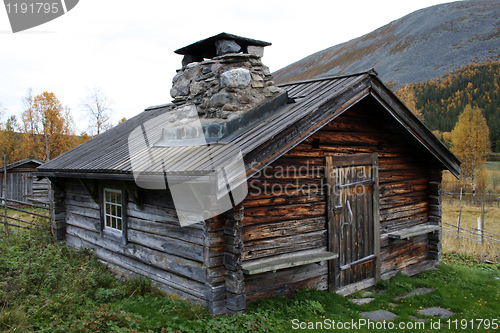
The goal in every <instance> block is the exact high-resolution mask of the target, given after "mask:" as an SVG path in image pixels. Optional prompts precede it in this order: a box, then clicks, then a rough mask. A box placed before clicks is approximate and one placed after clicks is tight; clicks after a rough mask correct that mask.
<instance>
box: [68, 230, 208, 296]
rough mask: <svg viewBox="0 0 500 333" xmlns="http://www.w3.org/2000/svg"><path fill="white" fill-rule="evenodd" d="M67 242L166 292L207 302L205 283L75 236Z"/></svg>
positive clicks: (70, 236) (71, 236) (70, 237)
mask: <svg viewBox="0 0 500 333" xmlns="http://www.w3.org/2000/svg"><path fill="white" fill-rule="evenodd" d="M66 242H67V243H68V245H70V246H75V247H87V248H88V247H91V248H93V249H94V253H95V255H96V256H97V257H98V258H100V259H102V260H103V261H105V262H106V263H110V264H113V265H116V266H119V267H121V268H124V269H126V270H128V271H130V272H133V273H135V274H139V275H142V276H145V277H148V278H150V279H151V280H153V281H156V282H158V283H160V284H161V285H162V286H163V288H164V290H165V289H167V290H170V293H173V294H178V295H179V294H180V295H181V296H182V297H184V298H189V299H194V300H198V301H204V300H205V285H204V284H203V283H200V282H196V281H194V280H188V279H183V278H181V277H178V276H176V275H175V274H171V273H168V272H166V271H164V270H162V269H158V268H156V267H153V266H151V265H147V264H144V263H142V262H140V261H138V260H134V259H132V258H129V257H126V256H123V255H120V254H118V253H116V252H113V251H109V250H106V249H104V248H101V247H99V246H95V245H93V244H91V243H89V242H86V241H85V240H83V239H81V238H77V237H75V236H73V235H67V237H66Z"/></svg>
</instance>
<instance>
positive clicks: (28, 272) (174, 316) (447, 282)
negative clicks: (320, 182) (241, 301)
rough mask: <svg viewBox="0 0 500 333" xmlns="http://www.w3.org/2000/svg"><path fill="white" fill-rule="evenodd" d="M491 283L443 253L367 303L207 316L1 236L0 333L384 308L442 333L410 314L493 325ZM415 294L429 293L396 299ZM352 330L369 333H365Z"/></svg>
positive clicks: (495, 291)
mask: <svg viewBox="0 0 500 333" xmlns="http://www.w3.org/2000/svg"><path fill="white" fill-rule="evenodd" d="M496 277H500V264H496V265H490V264H484V263H481V262H479V261H477V260H476V259H474V258H472V257H467V256H462V255H459V254H456V253H449V254H445V255H444V257H443V259H442V262H441V264H440V265H439V266H438V268H437V269H435V270H432V271H427V272H423V273H421V274H419V275H417V276H414V277H407V276H403V275H397V276H396V277H394V278H393V279H391V280H389V281H382V282H380V283H379V284H378V285H377V286H376V288H374V289H373V290H372V291H373V292H374V293H373V296H370V297H373V298H375V299H374V300H373V301H372V302H371V303H369V304H366V305H356V304H353V303H352V302H350V301H349V299H350V298H353V297H360V295H361V292H357V293H356V294H354V295H351V296H349V297H342V296H340V295H337V294H332V293H329V292H326V291H314V290H301V291H299V292H297V293H296V294H295V295H293V296H292V297H290V298H285V297H275V298H269V299H261V300H259V301H258V302H257V303H253V304H250V305H249V307H248V310H247V311H246V313H245V314H240V315H237V316H231V317H228V316H218V317H214V316H212V315H210V314H209V313H208V312H207V311H206V310H205V309H204V308H203V307H201V306H196V305H193V304H190V303H188V302H185V301H182V300H179V299H178V298H175V297H168V296H165V295H163V294H161V293H160V292H158V291H156V290H155V289H154V288H152V287H151V282H150V281H149V280H132V281H128V282H126V283H123V282H120V281H118V280H116V279H115V278H114V277H113V276H112V275H111V274H110V273H109V272H108V271H107V270H106V268H105V267H104V266H103V265H102V264H101V263H100V262H98V261H97V259H96V258H95V257H94V256H93V254H92V253H91V252H90V251H87V250H85V251H84V250H78V251H76V250H74V249H71V248H67V247H65V246H64V245H63V244H55V243H54V242H53V238H52V235H50V234H49V233H48V232H42V231H32V232H24V233H22V234H20V233H19V232H12V233H11V235H10V236H9V237H5V236H4V237H1V238H0V301H1V303H2V307H1V309H0V330H2V331H5V332H158V333H166V332H172V333H179V332H197V333H198V332H224V333H226V332H289V331H291V330H292V325H293V323H294V322H295V323H306V324H307V325H309V323H313V325H316V322H321V323H322V324H324V323H327V322H328V323H331V321H332V320H335V321H336V322H338V321H341V322H351V321H355V322H357V321H359V320H360V319H361V315H360V312H361V311H372V310H378V309H385V310H389V311H391V312H393V313H395V314H396V315H398V317H397V318H396V319H395V321H394V322H395V324H396V325H399V323H403V322H404V323H408V322H410V323H412V324H414V323H416V322H415V321H413V319H411V318H410V317H409V316H410V315H413V316H416V317H418V318H421V319H425V320H426V321H425V325H426V326H425V329H419V330H417V331H419V332H422V331H424V332H425V331H429V332H430V331H433V332H434V331H436V332H440V331H441V332H450V329H448V328H447V327H445V326H443V327H442V328H439V329H431V328H430V322H431V321H435V320H436V319H435V318H431V317H428V316H424V315H420V314H418V313H417V312H416V310H419V309H421V308H426V307H433V306H439V307H442V308H445V309H449V310H451V311H453V312H455V314H454V315H453V316H451V317H450V320H452V321H454V320H457V322H456V323H459V324H458V325H460V323H461V321H463V320H465V322H470V321H471V320H475V319H478V318H482V319H490V323H491V320H492V319H500V318H499V314H500V293H499V290H500V280H497V279H495V278H496ZM417 287H431V288H435V289H436V290H435V291H434V292H432V293H430V294H427V295H417V296H413V297H410V298H406V299H403V300H399V301H395V300H394V297H396V296H400V295H402V294H404V293H407V292H409V291H411V290H413V289H415V288H417ZM382 290H384V291H385V292H383V293H382V292H381V291H382ZM292 320H296V321H294V322H293V321H292ZM325 325H326V324H325ZM476 325H477V323H476ZM324 328H326V326H325V327H324ZM298 331H299V332H300V331H301V330H298ZM302 331H304V330H302ZM307 331H311V330H307ZM314 331H321V330H314ZM325 331H330V330H325ZM354 331H356V332H372V331H373V329H367V328H366V327H364V328H363V329H358V330H354ZM377 331H378V332H391V331H393V330H390V329H386V330H384V329H381V330H377ZM410 331H411V330H410ZM451 331H453V330H451ZM476 331H477V327H476V328H474V329H472V328H471V327H470V325H469V326H468V328H467V329H464V330H462V329H460V332H476ZM480 331H482V332H488V331H489V332H494V331H497V330H494V329H492V327H491V326H490V329H489V330H488V329H482V330H480Z"/></svg>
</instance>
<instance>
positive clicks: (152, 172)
mask: <svg viewBox="0 0 500 333" xmlns="http://www.w3.org/2000/svg"><path fill="white" fill-rule="evenodd" d="M267 45H270V44H269V43H266V42H262V41H258V40H253V39H248V38H243V37H238V36H234V35H230V34H225V33H222V34H220V35H217V36H214V37H211V38H208V39H206V40H203V41H200V42H197V43H194V44H191V45H189V46H187V47H185V48H182V49H179V50H177V51H176V52H177V53H179V54H183V55H184V58H183V61H182V69H181V70H179V71H178V73H177V75H176V76H175V77H174V79H173V87H172V89H171V91H170V93H171V96H172V97H173V101H172V103H171V104H166V105H160V106H154V107H149V108H147V109H146V110H145V111H143V112H142V113H140V114H138V115H137V116H135V117H133V118H132V119H129V120H127V121H126V122H125V123H123V124H120V125H118V126H116V127H114V128H112V129H110V130H108V131H106V132H105V133H103V134H101V135H99V136H97V137H95V138H93V139H92V140H90V141H88V142H86V143H84V144H82V145H80V146H78V147H76V148H75V149H73V150H71V151H69V152H67V153H65V154H63V155H61V156H59V157H57V158H55V159H54V160H52V161H50V162H48V163H46V164H44V165H42V166H41V167H40V168H38V170H39V175H41V176H47V177H49V178H50V180H51V182H52V184H53V189H54V191H53V192H54V197H53V200H54V212H53V213H54V216H55V220H54V228H55V231H56V233H55V234H56V237H57V239H58V240H61V241H62V240H65V241H66V243H67V244H68V245H70V246H75V247H82V246H83V247H91V248H93V249H94V251H95V254H96V256H98V257H99V258H100V260H101V261H102V262H103V263H105V264H106V265H107V266H108V267H109V268H110V269H111V270H112V271H114V272H116V273H117V274H120V275H123V276H125V277H132V276H138V275H140V276H145V277H148V278H150V279H151V280H152V281H153V282H154V283H155V284H156V285H157V286H158V287H159V288H161V289H162V290H164V291H165V292H167V293H171V294H177V295H180V296H181V297H184V298H186V299H190V300H193V301H196V302H201V303H203V304H206V306H207V307H208V308H209V309H210V311H212V312H213V313H215V314H222V313H234V312H237V311H241V310H244V309H245V307H246V304H247V303H248V302H251V301H253V300H255V299H257V298H259V297H268V296H272V295H276V294H290V293H292V292H293V291H295V290H297V289H299V288H305V287H309V288H317V289H321V290H330V291H336V292H339V293H343V294H347V293H350V292H352V291H354V290H357V289H361V288H366V287H369V286H372V285H374V284H375V283H376V282H377V281H378V280H379V279H386V278H390V277H391V276H393V275H395V274H396V273H397V272H403V273H405V274H409V275H412V274H416V273H418V272H420V271H422V270H425V269H429V268H432V267H434V266H435V265H436V264H437V263H438V260H439V258H440V252H441V192H440V189H441V174H442V171H443V170H449V171H450V172H451V173H452V174H454V175H455V176H457V177H458V176H459V173H460V162H459V160H458V159H457V158H456V157H455V156H454V155H453V154H452V153H451V152H450V151H449V150H448V149H447V148H446V147H445V146H444V145H443V144H441V142H440V141H439V140H438V139H437V138H436V137H435V136H434V135H433V134H432V133H431V132H430V131H429V130H428V129H427V128H426V127H425V126H424V124H423V123H422V122H420V121H419V120H418V119H417V118H416V117H415V116H414V115H413V114H412V112H410V111H409V110H408V109H407V108H406V107H405V105H403V104H402V103H401V102H400V101H399V100H398V99H397V98H396V97H395V95H394V94H393V93H392V92H391V91H390V90H389V89H388V88H387V87H386V86H384V84H383V83H382V82H381V81H380V80H379V79H378V77H377V75H376V73H375V72H374V71H373V70H371V71H368V72H364V73H356V74H352V75H345V76H338V77H325V78H319V79H314V80H308V81H303V82H293V83H288V84H283V85H280V86H276V85H275V84H274V83H273V81H272V75H271V74H270V73H269V69H268V68H267V67H266V66H264V65H263V64H262V62H261V58H262V56H263V50H264V47H265V46H267ZM196 124H197V125H196ZM228 166H230V167H228ZM203 179H204V180H203ZM207 179H211V180H214V179H215V181H214V182H213V183H212V185H213V186H212V185H210V184H209V185H207V184H208V183H205V184H204V186H205V190H204V191H198V190H196V189H195V188H196V186H198V185H199V184H200V183H202V182H204V181H205V182H207ZM179 184H184V185H186V184H187V185H189V186H190V188H192V189H193V191H192V192H190V193H191V194H192V195H191V196H189V195H184V196H182V194H179V193H180V192H179V186H180V185H179ZM214 184H215V185H214ZM221 184H222V185H221ZM189 186H187V187H189ZM187 187H186V188H187ZM207 189H208V190H207ZM179 198H182V200H179ZM228 198H229V199H230V200H229V199H228ZM226 199H227V200H226ZM224 200H226V201H225V202H223V201H224ZM228 202H229V206H228V205H227V203H228ZM190 207H195V208H194V210H193V211H189V209H190ZM221 207H222V208H221ZM197 209H198V211H197V212H196V211H195V210H197ZM186 210H187V211H189V212H187V213H186Z"/></svg>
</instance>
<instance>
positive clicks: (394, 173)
mask: <svg viewBox="0 0 500 333" xmlns="http://www.w3.org/2000/svg"><path fill="white" fill-rule="evenodd" d="M378 175H379V182H380V183H381V184H383V183H392V182H401V181H405V180H412V179H421V178H427V176H428V173H427V171H426V170H422V169H415V170H387V171H379V173H378Z"/></svg>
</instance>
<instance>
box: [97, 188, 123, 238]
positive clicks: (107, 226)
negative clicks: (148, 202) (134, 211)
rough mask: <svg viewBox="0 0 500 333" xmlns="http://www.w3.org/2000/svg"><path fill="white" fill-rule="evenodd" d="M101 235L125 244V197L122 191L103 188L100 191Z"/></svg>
mask: <svg viewBox="0 0 500 333" xmlns="http://www.w3.org/2000/svg"><path fill="white" fill-rule="evenodd" d="M101 193H102V206H101V207H102V208H101V209H102V211H101V214H102V215H101V221H102V224H101V226H102V227H101V230H102V235H103V236H104V237H106V238H109V239H111V240H113V241H116V242H119V243H123V244H126V243H127V217H126V211H127V208H126V202H127V199H126V196H125V194H124V191H122V190H121V189H116V188H108V187H105V188H103V190H102V192H101Z"/></svg>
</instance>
